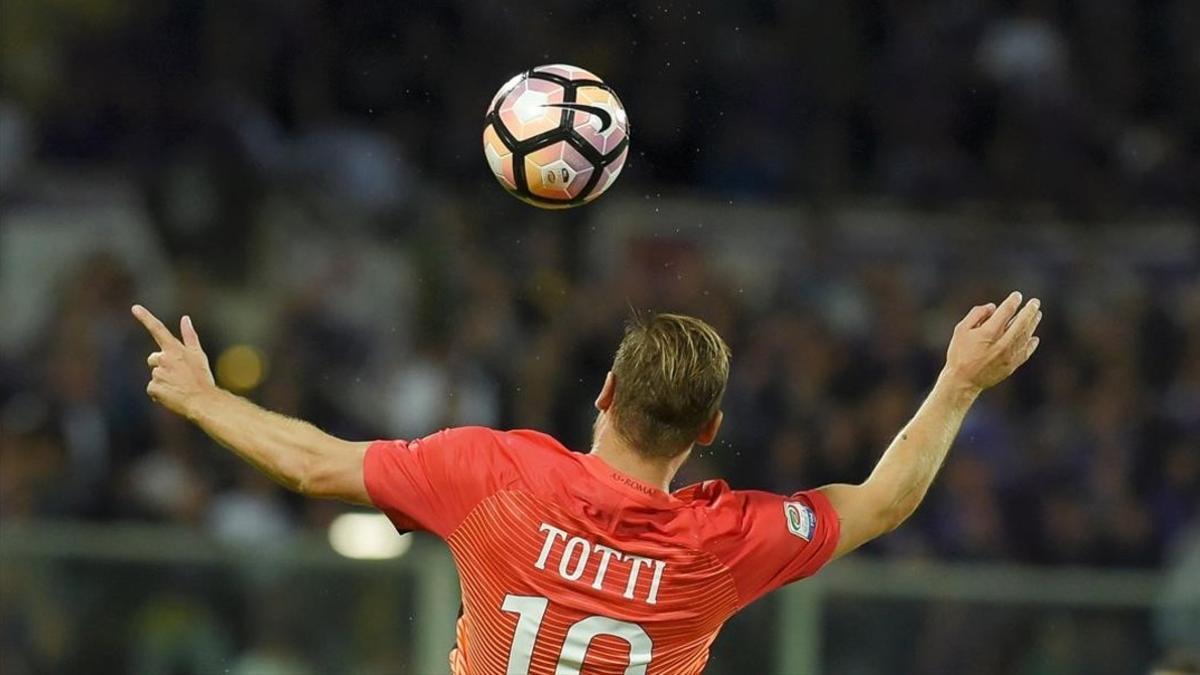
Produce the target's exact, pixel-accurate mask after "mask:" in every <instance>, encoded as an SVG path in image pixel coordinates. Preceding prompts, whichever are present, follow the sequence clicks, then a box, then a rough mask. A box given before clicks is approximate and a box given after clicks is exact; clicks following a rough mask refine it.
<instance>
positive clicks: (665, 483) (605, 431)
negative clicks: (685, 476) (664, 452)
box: [591, 425, 691, 492]
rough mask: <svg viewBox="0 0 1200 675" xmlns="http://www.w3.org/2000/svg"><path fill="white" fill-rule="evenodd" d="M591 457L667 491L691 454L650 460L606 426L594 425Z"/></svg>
mask: <svg viewBox="0 0 1200 675" xmlns="http://www.w3.org/2000/svg"><path fill="white" fill-rule="evenodd" d="M591 454H593V455H595V456H597V457H599V458H600V459H601V460H603V461H604V463H605V464H607V465H609V466H610V467H612V468H613V469H615V470H617V471H620V472H621V473H623V474H625V475H626V476H629V477H631V478H636V479H638V480H639V481H641V482H643V483H646V484H647V485H653V486H654V487H657V488H659V489H660V490H662V491H663V492H670V491H671V481H672V480H674V479H675V474H676V472H678V471H679V467H681V466H683V463H684V462H685V461H687V457H688V455H689V454H691V453H690V452H685V453H682V454H681V455H679V456H677V457H673V458H671V459H652V458H649V457H646V456H644V455H642V454H641V453H639V452H638V451H637V450H634V449H633V448H631V447H630V446H629V445H628V444H627V443H625V441H624V440H623V439H622V438H621V437H620V436H618V435H617V434H616V433H615V432H614V431H613V430H612V429H610V428H607V425H598V427H597V429H596V435H595V438H594V439H593V441H592V453H591Z"/></svg>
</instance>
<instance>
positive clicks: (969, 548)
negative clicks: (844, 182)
mask: <svg viewBox="0 0 1200 675" xmlns="http://www.w3.org/2000/svg"><path fill="white" fill-rule="evenodd" d="M515 208H517V209H525V208H526V207H523V206H520V205H518V206H516V207H515ZM731 208H734V209H736V208H737V207H731ZM425 215H426V217H425V218H424V219H422V220H423V223H424V224H423V226H421V227H417V228H415V229H414V230H411V231H410V232H409V234H408V235H407V236H405V237H403V238H397V237H395V236H394V235H393V234H391V233H390V232H389V231H387V230H384V231H369V230H368V231H352V230H351V231H347V230H338V229H336V228H335V227H333V226H331V227H330V229H328V230H327V231H321V230H320V229H319V228H316V229H313V230H310V231H307V234H306V233H305V232H306V231H305V229H304V228H303V227H299V228H298V227H296V226H295V225H294V224H293V222H292V221H287V223H283V222H275V223H272V222H270V221H268V222H267V223H266V224H264V225H263V227H264V228H265V230H266V232H265V233H264V234H263V235H262V237H261V241H262V243H261V244H260V245H261V247H262V248H257V249H255V250H256V251H257V252H256V253H251V254H247V258H248V259H249V260H251V261H253V262H252V263H249V266H250V267H253V268H254V270H255V271H252V272H251V271H246V272H243V274H245V275H247V276H249V277H250V278H251V281H249V282H247V283H246V285H244V286H239V287H238V290H237V291H236V292H235V293H233V294H232V295H230V293H229V292H228V290H226V292H225V293H224V294H222V291H221V290H220V288H221V287H220V286H219V285H218V284H216V283H215V281H216V277H214V275H212V274H211V273H207V272H205V271H204V270H206V269H208V265H207V259H205V258H199V257H192V256H183V257H180V258H178V259H175V260H173V261H172V264H170V265H168V266H167V269H169V270H171V271H170V272H168V277H167V278H166V279H162V280H146V279H144V278H143V279H142V280H140V281H139V279H138V276H137V274H136V272H135V269H134V268H133V267H131V266H130V265H131V264H132V263H128V262H123V261H122V260H121V259H120V257H118V256H115V255H113V254H111V253H107V254H106V253H98V254H94V255H85V256H83V257H81V258H80V259H79V260H78V262H74V263H67V262H64V263H63V271H62V274H61V275H60V278H59V279H58V281H57V286H56V290H54V291H53V293H52V295H50V296H49V297H47V298H45V299H44V302H41V303H38V304H44V305H45V306H46V307H48V308H49V310H48V311H47V312H46V313H45V314H44V315H43V319H42V321H41V322H40V324H39V326H40V327H39V328H37V329H36V330H34V331H33V332H31V333H30V334H29V337H28V339H27V340H26V341H25V342H24V344H22V345H21V346H20V348H19V349H16V348H14V349H12V350H10V351H9V352H8V353H5V354H4V357H3V359H2V360H0V374H2V375H3V377H0V411H2V415H3V417H2V418H0V419H2V420H3V423H2V426H3V435H4V437H5V441H6V442H5V444H4V457H3V462H2V467H3V468H2V469H0V518H4V519H10V518H22V517H32V516H56V517H76V518H88V519H98V520H113V519H124V518H134V519H152V520H165V521H172V522H181V523H188V524H193V525H196V526H200V527H206V528H211V529H212V531H214V532H215V533H216V534H218V535H220V536H222V537H229V538H232V539H235V540H244V541H261V540H263V539H264V538H272V537H279V536H284V535H286V534H287V533H288V532H290V531H293V530H295V529H296V528H302V527H305V526H307V525H314V526H319V525H322V524H324V523H326V522H327V521H328V518H329V517H330V516H331V515H332V514H334V513H336V511H337V507H334V506H331V505H328V504H322V503H317V502H311V503H306V502H303V501H300V500H296V499H293V498H291V497H289V496H288V495H287V494H285V493H284V492H283V491H282V490H281V489H279V488H277V487H275V486H273V485H272V484H271V483H269V482H268V481H267V480H266V479H264V478H261V477H259V476H258V475H256V474H255V472H254V471H252V470H251V469H249V468H248V467H247V466H244V465H242V464H241V463H240V462H238V461H236V460H235V459H232V458H231V457H230V455H229V454H228V453H226V452H224V451H222V450H220V449H217V448H215V447H214V446H213V444H212V443H211V442H210V441H208V440H207V439H205V438H204V437H203V436H202V435H201V434H199V433H198V432H197V431H195V430H194V429H192V428H191V427H190V426H189V425H187V424H186V423H185V422H183V421H182V420H180V419H177V418H175V417H172V416H170V415H169V414H166V413H164V412H162V411H161V410H159V409H158V408H156V407H155V406H153V405H151V403H150V402H149V401H148V400H147V399H146V397H145V395H144V393H143V387H144V385H145V382H146V378H147V368H146V365H145V362H144V360H145V356H146V354H147V353H149V351H151V350H152V343H151V342H150V341H149V339H148V337H147V336H146V335H144V334H143V332H142V329H141V328H140V326H138V325H137V324H136V323H135V322H133V321H132V320H131V319H130V317H129V316H128V309H129V306H130V305H131V304H132V303H133V302H134V301H136V300H139V299H144V297H145V296H144V293H145V292H147V291H148V290H150V288H151V287H154V288H157V289H158V290H161V289H162V288H163V285H164V284H165V285H166V286H167V287H169V288H171V289H172V290H173V293H172V295H171V297H170V299H169V300H167V301H166V302H165V303H164V304H163V305H162V306H159V307H157V309H159V311H160V312H161V313H162V314H163V315H165V316H168V317H176V316H177V315H178V313H180V312H182V311H187V312H188V313H189V314H190V315H191V316H192V317H194V319H195V321H196V324H197V325H198V326H199V329H200V332H201V335H202V338H203V340H204V341H205V344H206V346H207V348H208V351H209V353H210V356H211V358H212V359H213V360H214V362H215V364H216V371H217V375H218V378H219V379H220V380H222V382H223V383H224V384H225V385H226V386H234V387H239V386H240V387H245V388H248V389H249V390H248V391H247V393H248V395H250V396H252V397H253V398H254V399H256V400H258V401H260V402H261V403H262V404H263V405H265V406H267V407H269V408H271V409H274V410H277V411H279V412H282V413H285V414H289V415H295V416H298V417H302V418H304V419H308V420H311V421H313V422H314V423H316V424H318V425H319V426H322V427H323V428H325V429H327V430H329V431H330V432H332V433H334V434H339V435H343V436H348V437H351V438H358V439H366V438H376V437H403V438H412V437H417V436H421V435H424V434H427V433H431V432H432V431H434V430H436V429H439V428H442V427H445V426H450V425H459V424H480V425H489V426H496V427H531V428H537V429H543V430H546V431H548V432H550V433H553V434H555V435H556V436H558V437H559V438H561V439H562V440H564V441H565V442H566V443H567V444H568V446H569V447H574V448H577V449H586V448H587V447H588V446H589V443H590V436H589V435H590V425H591V422H592V419H593V416H594V412H595V411H594V409H593V408H592V406H591V402H592V400H593V398H594V396H595V393H596V391H597V390H598V387H599V386H600V383H601V382H602V381H603V378H604V373H605V371H606V369H607V367H608V365H609V364H610V362H611V358H612V353H613V350H614V348H615V346H616V344H617V342H618V340H619V337H620V331H621V329H622V324H623V321H624V318H625V317H626V315H627V312H628V308H629V306H630V305H632V306H637V307H650V308H659V309H670V310H674V311H683V312H691V313H695V314H697V315H699V316H701V317H704V318H706V319H708V320H709V321H711V322H712V323H714V324H715V325H716V326H717V327H718V329H719V330H720V331H721V332H722V333H723V334H724V335H725V336H726V337H727V339H728V340H729V342H730V344H731V346H732V348H733V353H734V367H733V374H732V379H731V382H730V387H729V391H728V394H727V398H726V401H725V410H726V413H727V414H726V419H727V422H726V425H725V428H724V430H723V434H722V437H721V440H720V441H719V442H718V443H717V444H716V445H714V446H713V447H711V448H707V449H701V450H700V451H699V452H698V453H697V455H696V458H695V461H694V462H693V463H692V464H691V465H690V466H689V468H687V469H685V471H684V476H682V477H681V480H683V481H691V480H696V479H700V478H709V477H713V476H723V477H726V478H728V480H729V481H730V482H731V483H732V484H734V485H735V486H736V487H761V488H766V489H771V490H776V491H781V492H791V491H795V490H798V489H801V488H804V487H811V486H816V485H820V484H823V483H826V482H843V481H855V480H860V479H862V478H864V477H865V476H866V475H867V473H868V472H869V471H870V468H871V467H872V466H873V464H874V461H875V460H876V459H877V457H878V456H879V454H880V453H881V452H882V450H883V448H885V447H886V446H887V444H888V443H889V441H890V439H891V437H892V436H893V435H894V434H895V433H896V432H897V430H898V429H899V428H900V427H901V426H902V425H903V423H904V422H905V421H906V420H907V419H908V417H909V416H910V415H911V414H912V413H913V411H914V410H915V408H916V406H917V404H918V403H919V402H920V399H921V397H922V394H923V392H924V391H925V390H926V388H927V387H928V386H929V385H930V384H931V383H932V381H933V379H934V378H935V376H936V374H937V371H938V369H939V368H940V366H941V363H942V358H943V354H944V349H945V344H946V342H947V340H948V336H949V334H950V328H951V326H952V325H953V323H954V322H955V321H957V319H958V318H959V315H961V314H962V313H963V312H964V311H965V310H966V309H967V308H969V307H970V306H971V305H972V304H976V303H978V302H981V301H984V300H986V299H999V298H1001V297H1003V295H1004V293H1005V292H1006V291H1007V290H1008V289H1009V287H1018V286H1019V287H1021V288H1022V289H1023V290H1025V292H1026V293H1028V294H1031V295H1032V294H1036V295H1038V296H1039V297H1041V298H1042V299H1043V302H1044V304H1045V307H1046V316H1047V318H1046V320H1045V322H1044V324H1043V325H1044V327H1043V328H1042V329H1041V332H1042V334H1043V341H1042V349H1041V350H1040V351H1039V353H1038V355H1037V358H1035V359H1034V361H1033V362H1032V363H1030V364H1029V366H1028V367H1027V368H1026V369H1024V370H1022V372H1021V373H1020V374H1019V375H1018V376H1017V377H1016V378H1014V380H1013V381H1012V382H1010V383H1007V384H1005V385H1004V386H1002V387H1000V388H999V390H997V391H995V392H993V393H989V394H988V395H986V396H985V397H984V398H983V399H982V400H981V402H980V403H979V404H978V406H977V408H976V409H975V410H974V411H973V412H972V414H971V416H970V417H969V418H968V420H967V421H966V424H965V426H964V429H963V431H962V434H961V437H960V440H959V441H958V443H957V445H956V448H955V450H954V453H953V455H952V457H951V460H950V461H949V462H948V464H947V467H946V470H945V472H944V474H943V475H942V476H941V477H940V479H939V481H938V483H937V484H936V487H935V489H934V491H933V494H932V496H931V498H930V500H929V502H928V503H927V504H926V505H925V506H924V507H923V508H922V509H921V510H920V511H919V513H918V514H917V516H916V522H915V523H914V524H912V525H910V526H906V527H905V528H904V529H902V530H901V531H900V532H898V533H897V534H895V535H893V536H891V537H888V538H886V539H884V540H883V541H882V543H880V544H879V546H878V549H877V550H878V552H880V553H885V552H886V553H888V554H894V555H903V556H918V557H920V556H935V557H946V558H954V559H985V560H1015V561H1028V562H1036V563H1078V564H1094V565H1116V566H1155V565H1158V564H1160V563H1161V562H1162V561H1163V556H1164V553H1165V552H1166V551H1167V550H1168V549H1169V547H1170V545H1171V543H1172V541H1173V540H1174V538H1175V537H1176V535H1178V534H1179V533H1180V532H1181V531H1182V530H1183V529H1184V527H1185V526H1186V525H1187V524H1188V523H1189V522H1194V519H1195V517H1196V512H1197V507H1198V506H1200V504H1198V501H1200V285H1198V284H1197V278H1198V276H1197V274H1196V272H1197V268H1198V266H1200V260H1198V258H1197V255H1196V252H1195V250H1192V251H1191V252H1190V253H1187V252H1185V253H1184V254H1183V255H1174V256H1172V259H1171V260H1166V261H1161V262H1159V263H1157V264H1152V263H1149V262H1144V263H1132V262H1129V261H1124V260H1122V259H1121V258H1120V256H1121V253H1120V252H1119V251H1116V250H1113V249H1112V248H1111V247H1106V246H1104V245H1096V247H1093V248H1091V249H1090V250H1082V249H1076V248H1074V245H1073V244H1067V245H1066V247H1065V248H1061V249H1058V250H1057V251H1055V252H1054V253H1053V256H1052V257H1055V258H1057V259H1046V258H1038V257H1037V255H1038V254H1037V253H1034V252H1033V250H1034V248H1035V247H1033V246H1030V245H1026V247H1025V248H1026V252H1025V253H1022V252H1021V251H1020V250H1017V249H1006V248H1005V247H1004V244H1003V241H1004V240H1005V239H1008V238H1009V234H1010V232H1009V231H1008V230H1006V229H1003V228H999V229H979V230H977V231H976V232H975V233H974V234H973V235H972V236H971V237H970V238H968V239H959V240H958V241H960V242H961V243H957V244H955V243H952V242H953V241H954V238H951V240H950V241H947V240H942V241H940V242H938V241H933V240H930V241H929V242H928V247H926V246H925V244H922V243H921V239H922V237H923V236H926V235H922V234H920V232H919V231H913V232H912V233H911V234H910V235H906V237H907V239H908V241H910V242H911V243H912V244H913V246H914V248H913V250H912V251H892V252H890V253H886V254H885V253H875V254H871V253H868V252H866V250H867V249H864V248H863V247H862V246H859V245H858V244H856V243H855V242H854V241H853V240H852V238H847V236H843V235H844V233H842V230H840V229H838V228H837V226H836V225H832V224H831V225H821V226H819V227H816V228H812V227H809V228H802V227H796V228H795V229H794V230H785V231H783V232H781V233H779V234H780V236H781V237H782V239H781V241H783V242H788V243H786V244H784V245H782V246H780V247H779V248H778V249H777V251H776V256H777V260H776V262H779V263H780V265H779V267H778V269H779V272H777V273H772V274H771V276H770V277H769V278H767V279H741V278H740V277H739V276H738V273H734V272H729V271H721V270H720V268H721V267H722V265H721V261H722V257H723V255H724V254H723V253H722V252H720V251H715V250H712V249H711V243H706V241H705V240H704V239H703V237H695V236H692V235H690V234H688V233H686V232H684V233H681V234H678V235H675V236H661V235H659V234H657V233H655V234H653V235H651V234H646V233H643V234H641V235H636V234H635V235H630V236H628V237H626V238H625V239H624V240H623V243H622V245H621V246H622V248H621V250H620V252H619V254H618V255H616V257H615V261H616V265H617V266H616V268H615V269H614V270H613V271H611V272H587V271H586V270H589V269H597V266H596V265H593V264H591V263H588V262H585V261H580V259H581V258H585V257H586V254H584V253H580V249H581V248H586V247H585V246H582V245H580V244H577V243H573V240H574V239H576V238H577V236H578V235H579V233H580V232H581V231H593V232H594V231H595V230H594V229H591V228H587V230H580V229H575V228H570V227H563V226H561V224H558V223H554V222H551V223H550V224H545V223H539V222H532V223H527V224H523V225H511V226H509V227H505V228H502V229H493V228H489V227H488V226H487V225H486V224H485V220H486V218H485V217H484V216H483V214H475V213H474V212H473V211H471V210H470V209H468V208H466V207H463V208H453V209H448V210H445V211H444V212H441V213H440V214H439V213H433V212H427V213H426V214H425ZM599 228H600V229H601V230H603V229H604V226H603V225H600V226H599ZM271 232H275V234H274V235H272V234H271ZM1078 234H1079V236H1078V237H1077V238H1076V239H1078V240H1080V241H1082V240H1084V239H1087V238H1088V237H1087V235H1086V234H1085V233H1078ZM1193 244H1194V242H1193ZM1060 245H1061V244H1060ZM980 247H984V248H985V249H987V250H990V251H991V252H992V257H993V260H991V261H990V262H988V261H980V260H978V259H977V258H975V257H973V256H975V255H976V254H975V253H974V251H976V250H978V249H979V248H980ZM920 251H924V253H921V252H920ZM1043 253H1046V252H1043ZM1006 257H1011V260H1010V261H1009V262H1000V261H998V260H997V259H1003V258H1006ZM573 259H574V260H576V261H577V262H576V263H574V264H573V263H572V262H571V261H572V260H573ZM295 260H302V261H303V273H298V272H297V270H296V269H295V265H294V264H293V261H295ZM757 260H758V262H759V263H760V264H761V265H762V266H763V267H764V268H768V267H770V265H769V264H768V261H767V259H766V258H762V257H759V258H757ZM750 281H754V282H756V283H757V285H755V286H752V287H750V290H747V282H750ZM242 343H246V344H247V345H248V347H245V346H244V347H240V348H237V349H228V348H229V347H230V346H232V345H235V344H242ZM239 355H240V357H239ZM239 358H240V359H241V360H240V361H239ZM247 358H248V359H249V362H248V363H247V362H246V359H247ZM239 363H241V364H242V365H241V366H239V365H238V364H239ZM239 368H240V370H246V369H249V371H250V375H249V379H247V377H246V376H245V375H239ZM259 372H262V373H265V375H264V376H262V377H259V376H258V375H256V373H259Z"/></svg>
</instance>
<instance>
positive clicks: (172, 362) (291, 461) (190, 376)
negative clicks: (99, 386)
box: [133, 305, 370, 504]
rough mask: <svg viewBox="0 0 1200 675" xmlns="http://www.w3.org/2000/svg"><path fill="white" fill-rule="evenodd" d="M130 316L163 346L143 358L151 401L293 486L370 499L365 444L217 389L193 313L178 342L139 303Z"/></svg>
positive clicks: (344, 497)
mask: <svg viewBox="0 0 1200 675" xmlns="http://www.w3.org/2000/svg"><path fill="white" fill-rule="evenodd" d="M133 315H134V316H135V317H137V319H138V321H140V322H141V323H142V325H143V326H145V327H146V330H147V331H149V332H150V336H151V337H153V338H154V341H155V342H157V343H158V348H159V351H156V352H154V353H153V354H151V355H150V356H149V358H147V359H146V363H147V365H149V366H150V368H152V370H151V372H150V384H148V385H147V386H146V393H147V394H149V396H150V398H152V399H154V400H155V401H156V402H158V403H159V404H161V405H162V406H163V407H165V408H167V409H168V410H170V411H171V412H174V413H176V414H178V415H183V416H184V417H187V418H188V419H189V420H191V421H192V422H194V423H195V424H196V425H198V426H199V427H200V428H201V429H203V430H204V432H205V433H207V434H208V435H209V436H212V437H213V439H214V440H216V441H217V442H218V443H220V444H221V445H224V446H225V447H227V448H229V449H230V450H232V451H234V452H235V453H237V454H238V455H239V456H240V457H242V459H245V460H246V461H247V462H250V463H251V464H253V465H254V466H255V467H256V468H257V469H259V470H260V471H262V472H263V473H265V474H267V475H268V476H270V477H271V478H272V479H274V480H275V481H277V482H278V483H280V484H282V485H283V486H284V487H287V488H288V489H290V490H295V491H296V492H300V493H303V494H306V495H309V496H312V497H324V498H331V499H341V500H345V501H348V502H354V503H357V504H369V503H370V500H369V499H368V497H367V492H366V488H365V487H364V486H363V469H362V466H363V454H364V453H365V452H366V449H367V445H368V444H367V443H353V442H350V441H343V440H341V439H339V438H334V437H333V436H330V435H329V434H326V433H325V432H323V431H321V430H320V429H318V428H316V427H314V426H313V425H311V424H309V423H307V422H302V421H300V420H295V419H292V418H289V417H285V416H283V415H279V414H276V413H273V412H270V411H268V410H264V409H263V408H260V407H258V406H257V405H254V404H253V403H251V402H250V401H247V400H246V399H244V398H241V397H239V396H235V395H234V394H231V393H229V392H228V391H225V390H223V389H221V388H219V387H217V385H216V383H215V382H214V380H213V376H212V371H211V370H209V366H208V357H207V356H206V355H205V354H204V350H203V349H202V348H201V347H200V337H199V336H198V335H197V334H196V329H195V327H194V326H192V321H191V319H190V318H189V317H186V316H185V317H183V319H181V320H180V325H179V331H180V335H181V336H182V338H183V339H182V340H179V339H177V338H176V337H175V336H174V335H172V334H171V331H170V330H169V329H168V328H167V327H166V326H164V325H163V323H162V322H161V321H159V320H158V317H156V316H154V315H153V314H151V313H150V311H149V310H147V309H146V308H145V307H142V306H141V305H134V306H133Z"/></svg>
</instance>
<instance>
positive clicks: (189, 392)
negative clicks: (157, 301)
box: [133, 305, 217, 417]
mask: <svg viewBox="0 0 1200 675" xmlns="http://www.w3.org/2000/svg"><path fill="white" fill-rule="evenodd" d="M133 315H134V316H135V317H137V320H138V321H140V322H142V325H143V326H145V327H146V330H147V331H149V332H150V336H151V337H153V338H154V341H155V342H157V343H158V348H159V350H160V351H157V352H154V353H153V354H151V355H150V356H149V357H147V358H146V365H148V366H150V368H151V371H150V384H148V385H146V393H147V394H148V395H149V396H150V398H152V399H154V400H155V401H157V402H158V403H160V404H162V405H163V406H164V407H166V408H167V409H168V410H170V411H171V412H174V413H177V414H180V415H184V416H187V417H190V416H191V415H192V412H193V411H192V407H193V405H194V403H195V402H196V401H197V400H199V399H200V398H202V397H203V396H204V395H205V394H208V393H210V392H213V391H216V388H217V387H216V384H215V382H214V380H213V376H212V371H211V370H210V369H209V367H208V356H207V355H205V353H204V350H203V349H201V347H200V336H198V335H196V328H195V327H194V326H192V320H191V318H190V317H187V316H184V317H183V318H182V319H180V320H179V334H180V335H181V336H182V337H183V341H182V342H181V341H180V340H178V339H176V338H175V336H174V335H172V334H171V331H170V330H169V329H168V328H167V327H166V326H164V325H163V322H162V321H159V320H158V317H156V316H154V315H153V314H151V313H150V310H148V309H146V308H145V307H142V306H141V305H134V306H133Z"/></svg>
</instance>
